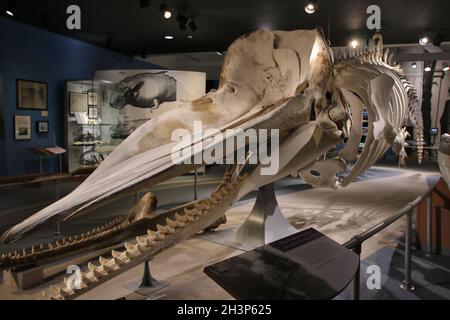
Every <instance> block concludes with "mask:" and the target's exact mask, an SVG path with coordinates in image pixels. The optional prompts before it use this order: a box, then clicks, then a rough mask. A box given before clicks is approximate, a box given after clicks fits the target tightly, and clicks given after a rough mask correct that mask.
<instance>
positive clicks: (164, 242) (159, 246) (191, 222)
mask: <svg viewBox="0 0 450 320" xmlns="http://www.w3.org/2000/svg"><path fill="white" fill-rule="evenodd" d="M243 179H244V177H241V176H237V177H235V178H232V177H231V175H229V174H228V175H226V176H225V179H224V181H223V183H222V184H221V185H220V186H219V187H218V189H217V190H216V191H215V192H213V193H212V194H211V196H210V197H209V198H207V199H203V200H199V201H196V202H194V203H192V204H191V205H190V206H189V207H185V208H184V209H183V210H180V212H176V213H175V215H174V218H173V219H169V218H166V221H165V223H164V224H163V225H159V224H158V225H157V226H156V228H155V230H150V229H149V230H147V234H145V235H140V236H137V237H136V239H135V240H133V241H129V242H125V243H124V245H123V249H122V250H112V251H111V253H110V257H109V258H106V257H104V256H99V257H98V264H97V265H96V264H94V263H91V262H89V263H88V265H87V270H86V271H85V272H81V274H80V275H79V276H80V279H81V281H80V283H79V285H78V286H74V285H73V283H71V280H70V279H69V278H65V279H64V282H63V283H60V284H59V285H52V286H50V288H48V289H47V290H45V291H44V292H43V293H42V295H43V297H44V298H45V299H52V300H54V299H57V300H63V299H75V298H76V297H78V296H80V295H82V294H84V293H86V292H88V291H89V290H91V289H93V288H95V287H96V286H98V285H100V284H101V283H104V282H106V281H108V280H110V279H112V278H114V277H116V276H118V275H119V274H121V273H123V272H126V271H127V270H129V269H130V268H132V267H134V266H137V265H138V264H140V263H143V262H145V261H147V260H149V259H150V257H152V256H154V255H155V254H157V253H158V252H160V251H162V250H163V249H165V248H168V247H170V246H173V245H175V244H177V243H179V242H181V241H183V240H186V239H188V238H190V237H192V236H193V235H195V234H197V233H198V232H200V231H202V230H204V229H205V228H207V227H209V226H210V225H211V224H213V223H214V222H215V221H217V219H219V218H221V217H222V215H223V214H224V213H225V211H226V210H228V208H230V207H231V205H232V204H233V202H234V201H235V199H236V196H237V191H238V190H239V188H238V186H239V185H240V184H241V183H242V180H243Z"/></svg>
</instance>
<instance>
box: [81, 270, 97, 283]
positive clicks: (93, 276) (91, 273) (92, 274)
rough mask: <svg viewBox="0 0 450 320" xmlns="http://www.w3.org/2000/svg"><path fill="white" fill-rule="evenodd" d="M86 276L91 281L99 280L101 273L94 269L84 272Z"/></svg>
mask: <svg viewBox="0 0 450 320" xmlns="http://www.w3.org/2000/svg"><path fill="white" fill-rule="evenodd" d="M84 277H85V278H86V279H87V280H88V281H89V282H97V281H98V279H99V278H100V277H101V274H99V273H98V272H96V271H95V270H93V271H89V272H86V273H85V274H84Z"/></svg>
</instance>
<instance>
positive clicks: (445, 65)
mask: <svg viewBox="0 0 450 320" xmlns="http://www.w3.org/2000/svg"><path fill="white" fill-rule="evenodd" d="M449 70H450V66H449V65H448V63H447V62H444V63H443V64H442V71H444V72H447V71H449Z"/></svg>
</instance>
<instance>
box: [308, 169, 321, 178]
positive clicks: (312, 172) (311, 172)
mask: <svg viewBox="0 0 450 320" xmlns="http://www.w3.org/2000/svg"><path fill="white" fill-rule="evenodd" d="M309 173H310V174H311V175H312V176H314V177H320V172H318V171H316V170H311V171H310V172H309Z"/></svg>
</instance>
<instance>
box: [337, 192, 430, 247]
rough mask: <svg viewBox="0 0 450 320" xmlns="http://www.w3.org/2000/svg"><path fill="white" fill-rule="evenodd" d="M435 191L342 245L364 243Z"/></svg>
mask: <svg viewBox="0 0 450 320" xmlns="http://www.w3.org/2000/svg"><path fill="white" fill-rule="evenodd" d="M432 191H433V189H430V190H428V191H427V192H426V193H424V194H423V195H421V196H419V197H417V198H416V199H415V200H413V201H412V202H410V203H408V204H407V205H406V206H405V207H403V208H402V209H400V210H399V211H397V212H396V213H394V215H392V216H390V217H389V218H387V219H385V220H383V221H382V222H380V223H379V224H377V225H376V226H373V227H371V228H370V229H367V230H366V231H364V232H362V233H360V234H358V235H356V236H354V237H352V238H351V239H350V240H349V241H347V242H345V243H343V244H342V245H343V246H344V247H346V248H347V249H354V248H355V247H356V246H357V245H358V244H361V243H363V242H364V241H366V240H368V239H369V238H371V237H373V236H374V235H376V234H377V233H379V232H380V231H383V230H384V229H386V228H387V227H388V226H390V225H391V224H393V223H394V222H396V221H397V220H398V219H400V218H401V217H403V216H404V215H405V214H407V213H408V212H409V211H410V210H412V209H414V208H415V207H417V205H418V204H419V203H420V202H422V201H423V200H425V199H426V198H427V197H428V195H429V194H430V193H431V192H432Z"/></svg>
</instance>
